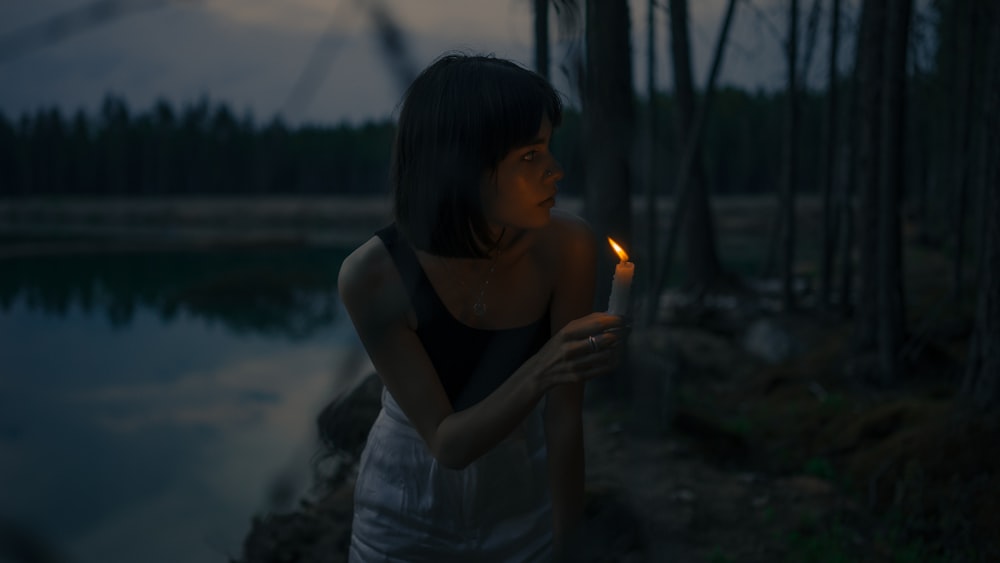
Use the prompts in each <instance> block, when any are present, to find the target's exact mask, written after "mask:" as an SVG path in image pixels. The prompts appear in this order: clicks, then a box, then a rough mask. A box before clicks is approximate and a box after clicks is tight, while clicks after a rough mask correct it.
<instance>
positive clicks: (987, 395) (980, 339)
mask: <svg viewBox="0 0 1000 563" xmlns="http://www.w3.org/2000/svg"><path fill="white" fill-rule="evenodd" d="M989 4H990V5H989V7H988V9H987V14H986V18H985V19H986V22H985V23H986V25H987V26H988V29H989V30H990V31H989V33H988V34H987V37H988V41H989V43H990V46H989V48H988V51H987V53H988V55H987V63H988V64H987V65H986V66H985V67H984V68H986V69H987V76H986V77H985V80H986V81H987V82H986V85H985V87H984V88H983V91H984V92H985V93H986V96H984V99H983V106H982V107H983V117H982V119H980V138H981V139H982V142H983V148H984V154H985V155H986V158H984V159H983V161H982V162H981V163H980V166H979V167H978V170H979V178H978V184H979V188H980V189H982V190H983V191H984V193H983V196H984V199H985V202H986V204H985V209H984V211H983V213H984V217H986V218H987V219H985V220H984V221H982V222H981V223H980V225H981V228H982V236H981V239H980V240H981V248H982V252H981V253H980V260H981V262H982V263H981V265H980V267H979V284H978V285H979V295H978V304H977V308H976V323H975V328H974V330H973V333H972V339H971V342H970V344H969V353H968V358H967V360H966V370H965V377H964V379H963V380H962V387H961V390H960V395H961V396H962V397H963V398H964V399H966V400H967V401H968V402H969V403H970V404H972V405H974V406H975V407H976V408H977V409H979V410H981V411H983V412H992V413H996V412H997V411H998V409H1000V221H997V220H996V218H997V217H1000V8H998V6H997V4H996V3H994V2H990V3H989Z"/></svg>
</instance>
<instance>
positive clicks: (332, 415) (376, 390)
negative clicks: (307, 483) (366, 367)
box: [316, 373, 383, 457]
mask: <svg viewBox="0 0 1000 563" xmlns="http://www.w3.org/2000/svg"><path fill="white" fill-rule="evenodd" d="M382 387H383V386H382V381H381V380H380V379H379V378H378V375H376V374H375V373H371V374H369V375H367V376H365V377H363V378H361V380H360V381H359V382H358V383H357V384H356V385H355V386H354V387H353V388H351V389H350V390H349V391H347V392H346V393H344V394H343V395H341V396H340V397H338V398H337V399H335V400H334V401H333V402H331V403H330V404H329V405H327V406H326V407H325V408H324V409H323V411H322V412H320V413H319V416H318V417H317V419H316V425H317V427H318V430H319V436H320V439H321V440H322V442H323V444H324V445H325V446H326V447H327V448H328V449H330V450H331V451H333V452H343V453H346V454H348V455H349V456H351V457H357V456H358V455H360V454H361V450H362V449H363V448H364V446H365V440H367V439H368V431H369V430H371V427H372V423H374V422H375V417H376V416H378V413H379V410H380V409H381V408H382Z"/></svg>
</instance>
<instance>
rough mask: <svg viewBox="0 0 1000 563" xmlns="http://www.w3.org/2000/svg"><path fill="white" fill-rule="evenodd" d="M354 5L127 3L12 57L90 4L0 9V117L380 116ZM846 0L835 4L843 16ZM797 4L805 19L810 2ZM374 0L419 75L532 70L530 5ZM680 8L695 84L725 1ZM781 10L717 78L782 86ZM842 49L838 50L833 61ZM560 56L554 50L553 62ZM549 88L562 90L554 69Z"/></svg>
mask: <svg viewBox="0 0 1000 563" xmlns="http://www.w3.org/2000/svg"><path fill="white" fill-rule="evenodd" d="M123 1H125V0H123ZM363 1H368V2H371V1H373V0H187V1H182V0H178V1H175V2H164V0H134V2H136V5H146V4H154V3H158V2H159V3H164V4H165V5H163V6H161V7H159V8H156V9H146V10H138V11H134V12H132V13H130V14H128V15H125V16H122V17H119V18H117V19H115V20H113V21H111V22H110V23H107V24H104V25H99V26H94V27H90V28H88V29H86V30H84V31H82V32H80V33H77V34H74V35H71V36H69V37H66V38H64V39H62V40H60V41H57V42H55V43H49V44H46V45H44V46H39V47H37V48H31V49H30V50H26V51H22V52H20V54H16V56H14V57H13V58H11V57H9V56H6V55H7V53H5V52H4V50H5V49H6V50H7V51H8V52H9V51H10V49H11V41H10V39H11V38H12V37H16V38H19V39H18V41H20V43H18V44H23V43H24V39H23V38H24V37H25V36H24V35H23V33H21V32H23V30H24V29H25V28H27V27H30V26H32V25H33V24H37V23H39V22H41V21H44V20H46V18H50V17H52V16H55V15H57V14H60V13H65V12H67V11H68V10H72V9H74V8H79V7H80V6H85V5H88V4H90V3H91V2H90V0H32V1H31V2H28V1H17V2H3V3H0V111H2V112H3V113H4V114H5V115H7V116H8V117H10V116H14V115H19V114H21V113H23V112H25V111H33V110H35V109H37V108H39V107H49V106H52V105H58V106H60V107H63V108H66V109H69V110H75V109H76V108H79V107H83V108H86V109H93V108H95V107H96V106H97V104H98V103H99V101H100V100H101V99H102V98H103V97H104V96H105V95H106V94H108V93H114V94H116V95H118V96H121V97H123V98H124V99H125V100H126V101H128V103H129V104H130V106H131V107H132V108H133V109H135V110H144V109H146V108H148V107H149V106H150V105H151V104H152V103H153V101H154V100H156V99H158V98H163V99H166V100H167V101H169V102H171V103H172V104H174V105H175V106H179V105H183V104H186V103H189V102H191V101H194V100H197V99H198V98H199V97H201V96H208V97H209V98H210V99H211V100H214V101H224V102H226V103H227V104H229V105H230V107H232V108H233V109H234V110H236V111H237V112H239V113H243V112H245V111H250V112H252V113H253V115H254V117H255V119H256V120H257V121H258V122H262V121H266V120H269V119H271V118H272V117H273V116H274V115H276V114H279V113H281V114H282V115H283V117H284V118H285V119H286V120H287V121H290V122H293V123H301V122H304V121H308V122H314V123H337V122H340V121H343V120H348V121H351V122H354V123H357V122H360V121H363V120H366V119H380V118H384V117H389V116H391V115H392V112H393V110H394V108H395V106H396V104H397V102H398V101H399V97H400V95H401V90H400V86H399V85H398V84H397V83H396V82H395V81H394V79H393V75H392V73H391V71H390V70H389V66H388V65H387V64H386V62H385V60H384V58H383V57H382V56H381V54H380V51H379V49H378V46H377V43H376V41H375V39H374V35H373V33H372V23H371V18H370V17H369V16H368V14H367V11H366V10H365V9H363V8H362V7H361V5H362V3H363ZM856 3H857V2H856V1H847V2H845V5H846V6H847V10H846V11H847V14H846V15H847V16H848V17H849V18H850V19H851V20H853V16H854V6H855V5H856ZM660 4H664V2H660ZM800 4H801V5H802V6H803V7H802V8H801V10H802V12H803V14H805V12H807V9H808V7H809V6H810V5H811V4H812V2H800ZM826 4H827V3H826V2H823V3H822V5H824V6H825V5H826ZM385 5H386V6H387V7H388V8H389V10H390V11H391V13H392V14H393V15H394V16H395V18H396V20H397V21H398V23H399V24H400V25H401V26H402V27H403V28H404V30H405V32H406V34H407V40H408V45H409V46H410V51H411V53H412V56H413V60H414V62H415V63H416V64H417V65H418V66H420V67H422V66H424V65H426V64H427V63H429V62H430V61H432V60H433V59H434V58H435V57H436V56H437V55H439V54H440V53H442V52H443V51H446V50H451V49H460V50H465V51H475V52H492V53H496V54H497V55H498V56H504V57H509V58H513V59H515V60H518V61H519V62H522V63H524V64H526V65H530V64H531V63H532V49H531V43H532V39H531V27H532V24H531V9H530V0H387V1H386V2H385ZM690 5H691V7H690V9H691V25H692V31H691V36H692V42H693V50H694V65H695V72H696V79H697V80H698V81H699V83H702V84H703V83H704V79H705V75H706V73H707V69H708V65H709V60H708V59H709V57H710V56H711V50H712V48H713V44H714V41H715V36H716V34H717V33H718V29H719V24H720V22H721V17H722V10H723V8H724V6H725V0H696V1H691V2H690ZM786 5H787V2H786V1H785V0H755V1H754V2H753V6H755V7H754V8H751V7H750V3H748V2H740V3H739V4H738V6H739V7H738V8H737V14H736V20H735V23H734V27H733V33H732V45H731V47H730V49H729V50H728V51H727V55H726V60H725V64H724V67H723V73H722V82H723V83H731V84H737V85H740V86H743V87H747V88H752V89H756V88H765V89H774V88H777V87H779V86H780V85H781V81H782V80H783V73H784V70H783V68H784V63H783V61H782V56H781V46H780V44H779V38H778V35H779V34H783V33H784V29H785V23H784V22H785V19H784V13H783V12H784V10H785V9H786ZM646 6H647V2H646V1H633V2H631V7H632V17H633V27H632V34H633V53H634V59H635V66H634V69H635V75H636V80H635V86H636V87H637V88H641V89H642V91H645V83H646V80H645V68H646V67H645V64H646V63H645V44H646ZM661 12H662V9H661ZM553 19H554V18H553ZM804 19H805V16H804V15H803V20H804ZM657 21H658V27H659V29H658V32H659V33H658V35H659V43H660V44H661V45H660V48H659V49H658V52H659V54H660V63H661V64H660V65H659V66H658V79H657V83H658V84H659V85H660V87H661V88H663V89H667V88H669V87H670V82H671V81H670V80H669V72H670V67H669V65H668V61H667V60H666V56H665V55H666V37H665V33H664V31H665V29H666V25H667V24H666V16H665V14H664V13H659V14H658V18H657ZM824 31H825V27H824ZM825 35H826V34H825V33H822V34H821V36H822V37H823V39H821V40H820V42H819V43H818V45H817V54H816V55H815V56H814V62H813V65H812V72H811V73H810V75H811V76H812V80H813V81H814V82H816V83H817V84H821V83H822V80H823V79H822V77H823V76H824V75H825V72H826V70H825V69H826V61H825V55H822V56H821V55H820V53H825ZM324 37H325V39H324V40H323V45H326V46H327V47H328V48H327V49H325V50H324V51H323V53H325V55H326V59H325V60H326V61H328V63H327V64H326V65H321V67H322V68H325V72H323V73H322V74H321V77H322V81H321V82H320V85H319V87H318V89H316V90H315V95H314V96H312V97H311V98H309V99H308V100H302V99H300V100H297V101H295V103H293V104H292V105H289V104H288V102H289V99H290V97H291V94H292V91H293V89H294V87H295V84H296V83H297V81H298V79H299V77H300V75H301V74H302V72H303V69H304V68H305V67H306V65H307V62H308V61H309V60H310V57H311V55H312V54H313V53H314V52H315V50H316V47H317V45H318V44H320V43H321V38H324ZM553 38H554V39H555V38H556V35H555V23H554V22H553ZM845 43H849V42H845ZM849 48H850V46H849V45H848V46H845V54H846V49H849ZM560 52H561V49H560V47H559V46H556V47H555V54H554V59H555V60H554V63H558V62H559V56H560ZM842 58H843V59H847V58H848V57H847V56H844V57H842ZM554 66H555V65H554ZM553 80H554V82H555V84H556V86H557V88H559V89H560V90H563V91H564V92H566V93H568V91H569V88H567V86H566V83H565V80H564V79H563V78H562V76H561V74H560V73H559V71H558V69H556V68H554V69H553ZM291 99H293V100H294V98H291Z"/></svg>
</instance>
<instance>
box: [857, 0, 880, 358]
mask: <svg viewBox="0 0 1000 563" xmlns="http://www.w3.org/2000/svg"><path fill="white" fill-rule="evenodd" d="M884 28H885V0H865V3H864V7H863V8H862V11H861V30H860V37H859V39H858V48H857V56H858V62H857V64H858V88H857V96H858V99H857V103H858V119H859V123H858V135H859V138H858V148H857V151H858V154H857V172H856V173H857V178H856V179H855V181H856V189H855V192H856V193H857V196H858V203H859V205H858V231H859V232H858V257H859V261H858V273H859V276H860V287H859V291H858V303H857V310H856V314H855V330H854V356H855V358H863V357H864V356H867V355H868V354H871V353H872V352H874V351H875V349H876V343H877V338H876V334H877V332H876V327H877V326H878V310H877V308H876V304H877V303H878V298H877V284H876V279H877V276H878V273H877V272H878V269H877V266H878V263H877V253H876V252H877V248H878V246H877V244H878V239H877V236H876V233H877V231H876V226H877V216H878V215H877V213H876V211H877V209H878V197H877V195H878V178H879V164H880V162H881V158H880V150H879V149H880V146H879V138H880V134H879V130H880V120H879V109H880V107H881V97H882V81H881V75H882V63H883V56H882V51H883V48H882V35H883V33H884Z"/></svg>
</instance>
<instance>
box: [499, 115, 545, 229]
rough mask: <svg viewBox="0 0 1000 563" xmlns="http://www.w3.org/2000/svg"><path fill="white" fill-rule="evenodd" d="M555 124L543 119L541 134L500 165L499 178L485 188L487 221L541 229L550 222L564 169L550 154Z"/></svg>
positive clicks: (500, 224) (539, 131) (539, 130)
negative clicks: (558, 183)
mask: <svg viewBox="0 0 1000 563" xmlns="http://www.w3.org/2000/svg"><path fill="white" fill-rule="evenodd" d="M551 139H552V123H550V122H549V118H548V116H543V117H542V124H541V127H539V129H538V134H537V135H535V138H534V139H532V140H531V141H530V142H529V143H528V144H527V145H525V146H522V147H516V148H514V149H513V150H511V151H510V152H508V153H507V155H506V156H505V157H504V158H503V160H501V161H500V164H499V165H497V172H496V176H494V177H493V178H491V181H488V182H487V183H486V185H484V186H483V189H482V200H483V208H484V212H485V214H486V219H487V221H489V222H490V224H491V225H493V226H494V227H512V228H516V229H537V228H539V227H543V226H545V225H546V224H547V223H548V222H549V212H550V211H551V209H552V206H553V205H555V196H556V192H557V191H558V188H557V186H556V183H557V182H558V181H559V180H560V179H562V177H563V170H562V168H561V167H560V166H559V163H558V162H556V159H555V158H554V157H553V156H552V153H550V152H549V142H550V141H551Z"/></svg>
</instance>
